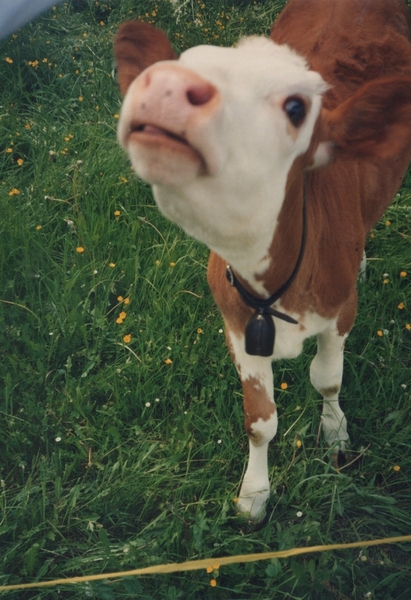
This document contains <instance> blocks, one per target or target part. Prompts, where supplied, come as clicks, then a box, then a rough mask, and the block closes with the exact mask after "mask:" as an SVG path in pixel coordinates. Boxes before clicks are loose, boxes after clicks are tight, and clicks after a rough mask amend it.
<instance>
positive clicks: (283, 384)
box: [280, 381, 288, 390]
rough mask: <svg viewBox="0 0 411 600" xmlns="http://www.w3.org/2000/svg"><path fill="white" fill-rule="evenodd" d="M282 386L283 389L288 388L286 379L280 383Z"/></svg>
mask: <svg viewBox="0 0 411 600" xmlns="http://www.w3.org/2000/svg"><path fill="white" fill-rule="evenodd" d="M280 388H281V389H282V390H286V389H287V388H288V383H285V381H284V382H283V383H282V384H281V385H280Z"/></svg>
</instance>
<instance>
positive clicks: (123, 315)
mask: <svg viewBox="0 0 411 600" xmlns="http://www.w3.org/2000/svg"><path fill="white" fill-rule="evenodd" d="M126 316H127V313H126V312H124V311H122V312H121V313H120V314H119V317H120V319H125V318H126Z"/></svg>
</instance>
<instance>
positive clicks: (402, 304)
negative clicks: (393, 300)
mask: <svg viewBox="0 0 411 600" xmlns="http://www.w3.org/2000/svg"><path fill="white" fill-rule="evenodd" d="M397 308H399V309H400V310H402V309H403V308H405V304H404V302H400V303H399V305H398V306H397Z"/></svg>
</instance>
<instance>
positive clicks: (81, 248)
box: [76, 246, 84, 254]
mask: <svg viewBox="0 0 411 600" xmlns="http://www.w3.org/2000/svg"><path fill="white" fill-rule="evenodd" d="M76 252H78V253H79V254H82V253H83V252H84V248H83V246H77V248H76Z"/></svg>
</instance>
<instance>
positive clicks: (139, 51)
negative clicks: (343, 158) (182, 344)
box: [116, 23, 327, 259]
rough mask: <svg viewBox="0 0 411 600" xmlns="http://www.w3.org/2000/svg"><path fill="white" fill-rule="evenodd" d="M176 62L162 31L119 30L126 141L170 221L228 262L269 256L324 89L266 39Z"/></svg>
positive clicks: (192, 52)
mask: <svg viewBox="0 0 411 600" xmlns="http://www.w3.org/2000/svg"><path fill="white" fill-rule="evenodd" d="M147 39H149V40H150V42H148V41H147ZM143 46H145V49H143ZM147 47H150V48H153V49H155V48H157V52H156V53H155V52H154V50H153V51H152V52H151V53H148V52H147ZM172 56H173V54H172V50H171V47H170V46H169V44H168V43H166V41H165V37H164V34H163V33H162V32H160V31H159V30H156V29H154V28H152V27H149V26H148V25H146V24H144V23H126V24H124V25H123V26H122V28H121V29H120V31H119V34H118V36H117V41H116V57H117V63H118V69H119V81H120V86H121V89H122V91H123V93H125V99H124V104H123V108H122V112H121V118H120V121H119V128H118V136H119V140H120V143H121V145H122V146H123V147H124V148H125V150H126V151H127V152H128V154H129V156H130V158H131V161H132V164H133V167H134V169H135V170H136V172H137V174H138V175H139V176H140V177H141V178H142V179H144V180H145V181H147V182H148V183H150V184H152V185H153V190H154V195H155V198H156V201H157V203H158V205H159V208H160V210H161V211H162V212H163V213H164V214H165V215H166V216H167V217H168V218H169V219H171V220H172V221H175V222H176V223H178V224H179V225H180V226H181V227H182V228H183V229H185V230H186V231H187V232H188V233H189V234H191V235H193V236H194V237H196V238H197V239H200V240H201V241H203V242H205V243H206V244H207V245H208V246H209V247H211V248H212V249H213V250H215V251H217V252H219V253H220V254H222V255H223V256H226V257H227V254H230V249H235V248H241V250H242V251H243V252H244V250H245V249H247V248H249V246H250V245H251V246H253V247H254V246H255V245H257V246H258V245H260V246H261V248H260V251H259V252H257V257H256V258H258V259H261V258H264V256H265V255H266V253H267V248H268V246H269V244H270V242H271V240H272V236H273V231H274V228H275V224H276V222H277V218H278V214H279V211H280V209H281V205H282V202H283V200H284V196H285V188H286V184H287V177H288V173H289V171H290V168H291V166H292V164H293V162H294V161H295V159H296V158H297V157H298V156H301V155H304V153H306V152H307V150H308V148H309V147H310V143H311V139H312V135H313V130H314V126H315V123H316V121H317V119H318V116H319V114H320V110H321V95H322V93H323V92H324V90H325V89H326V88H327V86H326V84H325V83H324V81H323V79H322V78H321V76H320V75H319V74H318V73H316V72H313V71H310V70H308V67H307V65H306V64H305V61H304V59H302V58H301V57H299V56H298V55H297V54H295V53H294V52H293V51H292V50H290V49H289V48H288V47H287V46H278V45H276V44H274V43H273V42H272V41H271V40H267V39H265V38H258V37H255V38H247V39H245V40H242V41H241V42H240V43H239V45H238V46H237V47H235V48H219V47H214V46H198V47H195V48H191V49H189V50H187V51H186V52H183V54H181V56H180V58H179V59H178V60H170V58H172ZM151 63H152V64H151ZM133 77H135V79H133ZM223 240H224V242H223ZM261 241H262V243H261ZM222 245H224V247H221V246H222ZM254 254H255V253H254ZM227 258H228V257H227Z"/></svg>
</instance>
